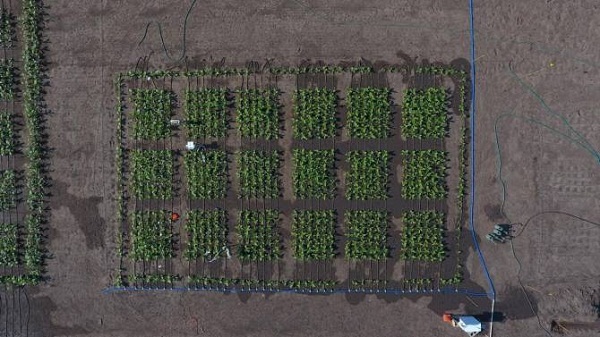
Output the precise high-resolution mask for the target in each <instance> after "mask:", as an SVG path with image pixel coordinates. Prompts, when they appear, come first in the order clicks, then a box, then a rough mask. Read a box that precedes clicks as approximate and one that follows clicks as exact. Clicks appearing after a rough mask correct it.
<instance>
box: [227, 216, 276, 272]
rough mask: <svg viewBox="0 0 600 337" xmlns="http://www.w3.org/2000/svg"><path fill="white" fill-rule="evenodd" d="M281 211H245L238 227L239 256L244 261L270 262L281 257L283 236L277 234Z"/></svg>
mask: <svg viewBox="0 0 600 337" xmlns="http://www.w3.org/2000/svg"><path fill="white" fill-rule="evenodd" d="M278 223H279V211H277V210H273V209H268V210H264V211H250V210H243V211H241V212H240V222H239V224H238V225H237V226H236V230H237V239H238V256H239V258H240V260H242V261H270V260H275V259H279V258H280V257H281V236H280V234H279V233H278V232H277V224H278Z"/></svg>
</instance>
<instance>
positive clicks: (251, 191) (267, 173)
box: [238, 150, 281, 198]
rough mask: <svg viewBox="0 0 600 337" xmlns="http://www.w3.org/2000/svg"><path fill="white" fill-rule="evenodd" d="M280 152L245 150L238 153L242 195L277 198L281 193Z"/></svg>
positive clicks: (243, 196) (246, 196)
mask: <svg viewBox="0 0 600 337" xmlns="http://www.w3.org/2000/svg"><path fill="white" fill-rule="evenodd" d="M279 165H280V159H279V153H277V151H271V152H267V151H258V150H244V151H241V152H240V153H239V155H238V167H239V170H238V176H239V179H240V188H241V190H240V197H242V198H277V197H279V195H280V193H281V192H280V190H281V181H280V179H279Z"/></svg>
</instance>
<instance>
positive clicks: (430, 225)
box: [401, 211, 446, 262]
mask: <svg viewBox="0 0 600 337" xmlns="http://www.w3.org/2000/svg"><path fill="white" fill-rule="evenodd" d="M402 222H403V224H404V227H403V229H402V238H401V242H402V248H401V256H402V259H404V260H409V261H426V262H442V261H443V260H444V258H445V257H446V247H445V245H444V213H442V212H438V211H408V212H406V213H404V214H403V216H402Z"/></svg>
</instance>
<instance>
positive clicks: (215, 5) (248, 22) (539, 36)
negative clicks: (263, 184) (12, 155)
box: [0, 0, 600, 336]
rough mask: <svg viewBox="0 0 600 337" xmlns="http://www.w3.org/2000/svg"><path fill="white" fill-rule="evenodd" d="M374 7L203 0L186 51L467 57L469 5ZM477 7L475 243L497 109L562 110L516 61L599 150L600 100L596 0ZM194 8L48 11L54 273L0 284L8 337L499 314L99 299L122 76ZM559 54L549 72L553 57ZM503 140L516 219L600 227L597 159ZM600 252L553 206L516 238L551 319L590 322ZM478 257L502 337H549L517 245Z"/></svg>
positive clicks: (255, 56) (489, 195) (253, 300)
mask: <svg viewBox="0 0 600 337" xmlns="http://www.w3.org/2000/svg"><path fill="white" fill-rule="evenodd" d="M366 3H367V2H365V1H328V2H327V4H324V3H323V2H318V1H301V0H298V1H294V0H291V1H279V0H277V1H275V0H269V1H244V2H240V1H237V2H236V1H231V0H230V1H198V6H197V7H196V9H194V12H193V13H192V16H191V19H190V21H189V26H188V36H187V56H188V57H190V58H192V59H195V60H201V59H203V58H206V59H209V58H211V57H212V58H213V60H215V61H218V60H221V58H223V57H225V58H226V60H227V62H228V63H230V64H243V63H244V62H246V61H248V60H257V61H264V60H265V59H266V58H274V59H275V60H277V61H279V62H281V63H287V64H297V63H299V62H300V61H301V60H304V59H308V58H310V59H312V60H323V61H326V62H339V61H342V60H344V61H356V60H358V59H359V58H360V57H364V58H365V59H368V60H382V61H387V62H398V55H399V53H402V54H407V55H411V56H418V57H419V61H420V60H422V59H424V58H425V59H428V60H430V61H440V62H444V63H446V62H449V61H451V60H454V59H458V58H468V55H469V45H468V38H469V34H468V6H467V1H466V0H460V1H459V0H431V1H418V2H415V1H408V0H403V1H389V0H376V1H369V2H368V5H367V4H366ZM476 3H477V5H476V9H475V11H476V20H475V24H476V28H477V35H476V38H477V52H478V55H479V57H480V58H479V59H478V60H477V67H478V73H477V81H478V85H477V90H478V96H477V97H478V101H477V110H478V115H477V140H476V145H477V151H478V152H477V158H476V159H477V194H476V197H477V203H476V207H475V216H476V226H477V228H479V231H480V234H481V236H482V237H483V235H484V234H485V233H486V232H487V231H489V230H490V229H491V227H492V226H493V224H494V223H496V222H501V221H505V219H503V217H502V215H501V214H500V208H499V207H500V197H499V195H500V189H499V185H498V177H497V174H496V163H495V158H496V154H495V149H494V146H495V145H494V134H493V127H494V121H495V119H496V118H497V117H498V116H500V115H501V114H503V113H505V112H509V111H511V110H513V109H514V111H515V112H516V113H521V114H526V115H529V116H532V117H533V116H535V118H541V119H544V120H552V117H549V115H548V114H547V113H545V112H544V110H543V109H542V106H541V105H540V104H539V102H537V101H535V100H534V99H533V98H532V96H530V95H529V94H528V93H527V92H526V91H524V90H523V89H522V88H521V87H520V86H519V85H518V83H517V82H516V81H515V79H514V77H513V76H512V75H511V74H510V72H509V71H508V69H509V68H508V65H509V64H512V66H513V68H514V69H515V72H516V73H517V74H518V75H519V76H521V77H522V78H524V79H525V80H527V81H530V82H531V83H532V84H533V85H534V86H535V88H536V90H537V91H538V92H539V93H540V95H542V96H543V97H544V99H545V100H546V102H547V103H548V105H549V106H550V107H552V108H553V109H554V110H555V111H557V112H560V113H562V114H563V115H564V116H565V117H566V118H567V119H568V120H569V121H570V122H571V123H572V124H573V126H574V127H575V128H577V129H578V130H580V131H581V133H582V134H583V135H585V136H586V137H587V138H588V139H589V141H590V142H591V143H592V144H593V145H595V146H596V147H600V138H599V137H598V136H597V135H598V131H600V118H599V117H598V112H597V111H596V109H597V105H596V102H595V99H594V98H595V97H594V96H595V93H597V92H598V90H599V89H600V84H599V82H598V81H597V78H598V75H599V71H598V67H599V65H600V56H598V55H600V50H599V48H600V47H598V44H597V43H596V42H595V41H598V40H600V36H599V35H600V33H599V32H600V30H598V29H597V27H596V24H595V22H596V21H597V20H595V18H597V17H598V15H599V14H600V13H599V10H598V8H597V6H598V5H596V4H595V2H593V1H578V2H558V1H543V2H542V1H536V0H523V1H503V0H491V1H486V2H478V1H476ZM188 5H189V1H135V2H134V1H128V2H123V1H120V2H116V1H107V0H103V1H97V0H95V1H91V0H82V1H77V2H74V1H67V0H56V1H52V3H51V4H50V6H51V7H50V9H49V22H48V27H47V37H48V39H49V40H50V45H49V48H50V49H49V53H48V56H49V61H50V62H51V64H50V71H49V76H50V80H51V86H50V87H49V88H48V94H47V101H48V105H49V108H50V109H51V111H52V114H51V115H50V116H49V119H48V126H49V130H50V145H51V147H52V148H53V152H52V167H51V169H52V172H51V178H52V184H53V187H52V189H51V192H52V199H51V202H50V206H51V209H52V213H51V223H50V227H51V229H50V231H49V233H48V234H49V243H48V250H49V251H50V252H51V254H52V256H51V259H49V260H48V276H49V277H50V280H49V281H48V283H47V284H45V285H42V286H40V287H38V288H36V289H27V290H26V293H27V297H26V296H25V293H23V292H21V293H16V292H13V293H9V294H4V295H5V296H3V301H4V303H3V304H2V305H3V310H2V318H5V319H0V321H5V322H4V323H3V324H0V326H1V327H2V329H3V330H5V331H6V332H7V333H8V335H9V336H12V335H15V336H18V335H28V336H196V335H199V336H369V335H373V336H377V335H378V336H417V335H420V336H436V335H444V336H462V335H463V334H462V332H460V331H458V330H454V329H452V328H451V327H449V326H448V325H445V324H443V323H442V322H441V319H440V317H439V312H440V310H444V309H447V310H457V311H458V310H468V311H470V312H477V313H481V312H484V311H489V304H490V303H489V301H485V300H483V301H477V302H476V303H471V302H470V301H469V300H468V299H467V298H464V297H460V296H447V297H444V298H436V299H434V300H432V299H431V298H429V297H422V298H418V299H417V298H402V299H399V298H380V297H377V296H362V297H358V298H354V297H348V296H343V295H340V296H337V295H336V296H327V297H321V296H317V297H315V296H303V295H283V294H281V295H270V296H262V295H252V296H250V297H248V296H238V295H221V294H209V293H161V292H153V293H134V294H112V295H103V294H102V293H101V291H102V289H103V288H105V287H106V286H107V285H108V284H109V283H110V279H109V274H110V272H111V271H112V269H113V268H114V267H115V265H116V264H115V261H114V257H113V256H114V255H113V254H114V243H113V238H114V236H115V235H114V231H115V228H114V226H113V225H112V224H113V219H114V214H115V212H114V203H113V199H112V198H113V196H114V178H113V177H114V174H113V173H114V172H113V162H112V161H113V158H114V153H113V149H114V145H113V138H112V137H113V127H114V125H113V110H114V95H113V88H112V75H113V74H114V73H116V72H118V71H124V70H127V69H130V68H131V67H132V66H133V65H134V64H135V63H136V61H137V60H138V58H139V57H141V56H146V55H148V54H150V53H152V57H151V63H152V64H153V65H155V66H157V67H164V66H170V65H173V63H172V62H170V61H168V60H165V58H164V54H163V51H162V47H161V45H160V41H159V37H158V34H157V29H156V26H154V27H152V28H151V30H150V32H149V35H148V37H147V39H146V41H145V43H144V44H143V45H142V46H140V47H137V43H138V41H139V40H140V38H141V36H142V34H143V31H144V28H145V26H146V24H147V23H148V22H151V21H155V20H156V21H160V22H162V23H163V29H164V33H165V40H166V42H167V47H168V48H169V50H171V52H172V53H173V54H174V55H175V57H177V56H178V54H179V50H181V46H182V45H181V32H182V30H181V23H182V21H183V16H184V13H185V11H186V10H187V7H188ZM550 62H552V63H554V65H555V66H554V67H549V64H550ZM554 125H557V126H560V123H559V122H554ZM499 135H500V142H501V145H502V146H503V158H504V178H505V179H506V181H507V185H508V196H507V203H506V209H505V211H506V213H507V214H508V216H509V217H510V218H511V220H513V221H515V222H524V221H525V220H526V219H527V218H528V217H530V216H532V215H534V214H535V213H536V212H539V211H542V210H545V211H546V210H561V211H566V212H569V213H574V214H577V215H578V216H581V217H584V218H591V219H592V220H595V221H598V219H597V213H598V209H600V175H599V174H598V163H597V162H594V160H593V158H591V157H590V156H589V155H588V154H587V153H586V152H584V151H582V150H581V149H580V148H578V147H575V146H573V145H572V144H571V143H568V142H566V141H564V140H563V139H561V138H559V137H556V136H554V135H553V134H551V133H548V132H546V131H544V130H543V129H542V128H540V127H536V126H532V125H530V124H529V123H525V122H523V120H519V119H514V118H512V119H511V118H507V119H505V120H504V121H503V122H501V123H500V132H499ZM594 217H596V219H594ZM599 245H600V230H599V229H598V228H597V227H593V226H591V225H586V224H585V223H582V222H581V221H577V220H575V219H573V218H570V217H565V216H560V215H552V214H548V215H542V216H539V217H537V218H535V219H534V220H533V221H532V222H531V224H530V226H529V227H528V228H527V229H526V230H525V232H524V234H523V235H522V236H521V237H519V238H518V239H517V240H516V241H515V248H516V251H517V254H518V255H519V257H520V258H521V261H522V263H523V270H522V272H521V275H522V278H523V282H524V284H526V285H527V288H526V289H527V291H528V293H529V295H530V296H531V297H532V300H533V304H534V309H537V311H538V312H539V314H540V315H541V320H542V323H543V324H544V326H546V327H549V322H550V320H552V319H555V318H561V319H566V320H571V319H572V320H580V321H586V320H587V321H589V320H592V319H593V318H594V315H595V314H594V313H593V312H592V309H591V308H590V303H591V302H592V301H593V298H594V296H596V299H597V296H598V295H597V289H598V287H599V284H598V275H599V272H600V270H599V269H600V267H599V266H600V264H598V263H597V261H598V258H599V257H600V250H599V249H598V248H600V247H599ZM482 249H483V251H484V253H485V256H486V258H487V261H488V265H489V266H490V271H491V273H492V276H493V278H494V281H495V285H496V289H497V291H498V300H499V301H498V303H497V309H499V310H501V311H502V312H503V313H505V314H506V315H507V316H508V317H509V319H508V320H507V321H506V322H504V323H501V324H495V325H494V333H495V334H496V335H497V336H544V332H543V331H542V330H541V329H540V328H539V326H538V323H537V320H536V318H535V317H534V316H533V314H532V313H531V311H530V309H529V307H528V305H527V304H526V302H525V300H524V298H523V296H522V293H521V292H520V290H519V288H518V284H517V282H516V274H517V266H516V264H515V262H514V259H513V258H512V255H511V252H510V248H509V246H507V245H501V246H494V245H491V244H489V243H488V242H486V241H485V240H484V241H482ZM468 254H469V259H468V263H467V268H468V270H469V273H470V275H471V278H472V279H473V280H475V282H476V283H477V284H478V285H479V286H482V287H484V288H486V289H487V283H486V281H485V279H484V277H483V274H482V272H481V268H480V266H479V263H478V261H477V258H476V255H475V254H474V253H473V252H472V251H471V252H468ZM594 262H596V263H594ZM594 291H596V295H594ZM19 300H21V302H19ZM27 303H28V304H29V305H27ZM11 308H13V312H16V311H15V310H17V309H15V308H21V309H22V310H21V312H20V313H21V315H20V317H23V318H22V321H21V322H18V323H9V319H8V318H6V317H7V315H6V314H7V313H8V312H9V310H7V309H11ZM11 322H12V321H11ZM580 335H581V334H580ZM584 335H585V336H590V335H591V334H588V333H585V334H584Z"/></svg>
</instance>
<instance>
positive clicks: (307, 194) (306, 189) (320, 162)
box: [292, 149, 335, 199]
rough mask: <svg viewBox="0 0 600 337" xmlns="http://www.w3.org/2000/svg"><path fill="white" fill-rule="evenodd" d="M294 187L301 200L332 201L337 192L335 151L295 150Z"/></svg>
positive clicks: (297, 196)
mask: <svg viewBox="0 0 600 337" xmlns="http://www.w3.org/2000/svg"><path fill="white" fill-rule="evenodd" d="M292 155H293V156H292V158H293V159H292V160H293V163H294V173H293V178H292V180H293V187H294V195H295V196H296V198H299V199H309V198H314V199H331V198H333V195H334V192H335V175H334V171H333V169H334V160H335V158H334V150H305V149H294V150H293V152H292Z"/></svg>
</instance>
